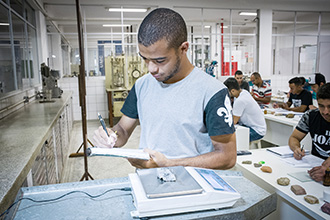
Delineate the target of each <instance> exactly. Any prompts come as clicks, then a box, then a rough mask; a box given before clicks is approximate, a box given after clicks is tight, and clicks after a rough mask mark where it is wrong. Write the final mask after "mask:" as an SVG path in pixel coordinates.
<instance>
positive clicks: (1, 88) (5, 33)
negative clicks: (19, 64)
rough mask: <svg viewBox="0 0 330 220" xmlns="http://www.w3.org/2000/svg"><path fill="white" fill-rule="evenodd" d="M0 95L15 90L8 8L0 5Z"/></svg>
mask: <svg viewBox="0 0 330 220" xmlns="http://www.w3.org/2000/svg"><path fill="white" fill-rule="evenodd" d="M0 24H1V25H0V33H1V34H0V73H1V74H0V96H1V95H2V94H5V93H7V92H11V91H13V90H15V87H16V85H15V80H14V78H15V77H14V69H13V59H12V58H13V57H12V48H11V43H10V36H9V21H8V10H7V9H6V8H4V7H3V6H2V5H0Z"/></svg>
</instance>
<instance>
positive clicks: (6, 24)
mask: <svg viewBox="0 0 330 220" xmlns="http://www.w3.org/2000/svg"><path fill="white" fill-rule="evenodd" d="M8 25H9V23H0V26H8Z"/></svg>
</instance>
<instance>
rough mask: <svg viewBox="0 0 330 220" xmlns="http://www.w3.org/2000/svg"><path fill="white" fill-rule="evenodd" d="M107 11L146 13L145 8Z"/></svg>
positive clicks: (110, 9) (111, 9)
mask: <svg viewBox="0 0 330 220" xmlns="http://www.w3.org/2000/svg"><path fill="white" fill-rule="evenodd" d="M109 11H115V12H146V11H147V9H146V8H109Z"/></svg>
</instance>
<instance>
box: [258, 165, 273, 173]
mask: <svg viewBox="0 0 330 220" xmlns="http://www.w3.org/2000/svg"><path fill="white" fill-rule="evenodd" d="M260 170H261V171H262V172H265V173H271V172H273V170H272V168H271V167H269V166H262V167H261V168H260Z"/></svg>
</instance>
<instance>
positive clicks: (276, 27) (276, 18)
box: [273, 11, 295, 35]
mask: <svg viewBox="0 0 330 220" xmlns="http://www.w3.org/2000/svg"><path fill="white" fill-rule="evenodd" d="M294 19H295V13H294V12H283V11H274V12H273V34H290V35H293V34H294Z"/></svg>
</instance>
